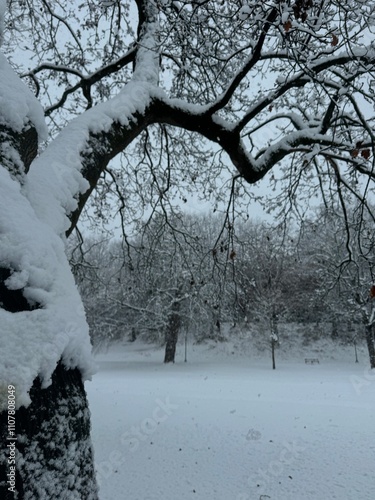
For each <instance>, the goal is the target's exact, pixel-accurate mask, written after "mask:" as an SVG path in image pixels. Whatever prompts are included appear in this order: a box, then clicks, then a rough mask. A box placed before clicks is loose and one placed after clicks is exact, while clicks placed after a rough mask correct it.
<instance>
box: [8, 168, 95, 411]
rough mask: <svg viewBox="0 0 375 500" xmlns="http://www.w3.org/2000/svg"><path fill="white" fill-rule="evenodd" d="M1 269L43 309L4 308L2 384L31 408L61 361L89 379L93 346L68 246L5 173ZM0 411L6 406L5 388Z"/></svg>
mask: <svg viewBox="0 0 375 500" xmlns="http://www.w3.org/2000/svg"><path fill="white" fill-rule="evenodd" d="M0 266H1V267H5V268H8V269H11V270H13V271H14V272H13V274H12V276H11V277H10V278H9V279H8V280H7V281H6V285H8V287H9V288H10V289H19V288H24V295H25V297H26V298H27V300H28V301H29V302H30V304H39V305H40V308H38V309H34V310H32V311H23V312H18V313H12V312H8V311H6V310H4V309H0V325H1V326H0V328H1V330H0V338H1V350H0V381H1V384H5V386H7V385H9V384H11V385H13V386H15V387H16V396H17V407H20V406H27V405H28V404H29V403H30V398H29V395H28V391H29V389H30V388H31V386H32V384H33V381H34V379H35V378H36V377H37V376H39V377H40V378H41V380H42V382H43V386H44V387H46V386H48V385H49V383H50V377H51V375H52V373H53V371H54V370H55V368H56V364H57V363H58V361H59V360H60V358H62V360H63V362H64V364H65V366H67V367H68V368H74V367H77V366H79V368H80V369H81V370H82V372H83V375H84V377H86V378H87V377H90V375H91V373H92V365H91V345H90V340H89V335H88V327H87V323H86V320H85V315H84V310H83V306H82V303H81V299H80V296H79V294H78V291H77V288H76V285H75V283H74V279H73V276H72V274H71V271H70V269H69V264H68V262H67V259H66V255H65V251H64V242H63V241H62V239H61V238H60V237H59V236H58V235H56V234H54V233H53V231H52V230H51V228H50V227H48V226H47V225H46V224H44V223H43V222H40V221H39V220H38V219H37V217H36V215H35V212H34V211H33V209H32V207H31V205H30V203H29V201H28V200H27V199H26V198H25V196H24V195H23V194H22V192H21V188H20V185H19V183H18V182H17V181H15V180H13V179H12V178H11V177H10V174H9V173H8V172H7V171H6V170H5V169H4V168H0ZM0 393H1V395H3V398H2V399H1V400H0V411H1V410H3V409H4V408H5V406H6V399H5V393H4V388H1V387H0Z"/></svg>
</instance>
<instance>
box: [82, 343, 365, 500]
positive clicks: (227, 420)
mask: <svg viewBox="0 0 375 500" xmlns="http://www.w3.org/2000/svg"><path fill="white" fill-rule="evenodd" d="M318 351H319V349H318ZM243 354H244V353H243V352H242V355H241V352H238V351H236V350H233V348H232V347H231V346H228V344H221V345H219V346H218V347H217V348H212V346H207V345H205V346H195V347H194V348H193V347H190V348H189V360H188V362H187V363H184V361H183V358H184V352H183V347H182V346H181V347H180V350H179V352H178V356H177V362H176V364H175V365H173V366H170V365H167V366H165V365H163V364H162V359H163V353H162V350H160V349H155V347H154V346H146V345H143V344H140V343H135V344H126V345H123V346H119V345H117V346H114V347H112V348H111V349H110V350H109V351H108V352H107V353H106V354H100V355H98V356H97V361H98V365H99V372H98V374H97V375H96V376H95V377H94V379H93V382H88V383H87V384H86V387H87V390H88V395H89V401H90V406H91V412H92V424H93V441H94V446H95V458H96V464H97V471H98V479H99V482H100V498H101V500H113V499H118V500H122V499H124V500H177V499H178V500H259V499H262V500H268V499H271V500H331V499H337V500H373V499H374V498H375V473H374V470H375V439H374V434H375V433H374V429H375V373H371V371H369V370H368V368H367V366H368V364H367V359H366V355H365V351H364V350H363V349H362V351H361V350H360V363H358V364H356V363H354V359H353V356H352V353H351V351H348V350H345V351H343V353H342V357H343V358H344V359H343V360H339V358H340V357H341V356H340V355H335V356H332V355H328V354H327V350H325V355H323V354H322V355H320V356H319V355H317V356H316V357H319V358H320V364H318V365H306V364H305V363H304V357H303V356H301V357H300V356H298V358H297V359H295V360H294V361H291V360H287V359H283V360H282V361H278V366H277V369H276V371H272V370H271V368H270V366H271V365H270V363H271V361H270V359H269V358H268V357H265V355H263V356H255V357H254V356H253V357H249V356H247V355H246V356H245V355H243ZM310 354H312V351H309V349H306V353H305V355H306V356H308V355H310ZM313 355H314V357H315V355H316V351H314V352H313ZM284 358H285V356H284ZM332 358H335V359H332Z"/></svg>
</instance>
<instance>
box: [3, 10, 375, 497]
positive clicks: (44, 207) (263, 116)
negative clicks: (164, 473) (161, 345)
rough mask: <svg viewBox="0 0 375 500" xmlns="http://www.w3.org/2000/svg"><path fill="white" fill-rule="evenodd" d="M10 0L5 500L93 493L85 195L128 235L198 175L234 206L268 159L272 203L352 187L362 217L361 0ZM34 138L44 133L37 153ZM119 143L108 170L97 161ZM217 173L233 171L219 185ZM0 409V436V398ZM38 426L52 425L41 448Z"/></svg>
mask: <svg viewBox="0 0 375 500" xmlns="http://www.w3.org/2000/svg"><path fill="white" fill-rule="evenodd" d="M8 7H9V8H8V10H6V2H5V0H0V24H1V26H2V28H1V38H2V50H3V53H4V54H5V56H3V55H1V66H0V69H1V71H2V75H1V78H0V93H1V96H4V97H5V98H4V99H2V100H1V101H0V102H1V104H0V138H1V149H0V160H1V169H0V174H1V182H0V190H1V193H0V234H1V246H0V252H1V256H0V263H1V274H0V284H1V286H0V291H1V304H2V309H1V310H0V315H1V318H0V319H1V324H2V332H1V335H2V338H3V337H4V340H7V342H6V344H5V348H4V349H2V350H1V360H0V370H1V380H5V381H7V382H6V384H7V385H12V386H13V385H14V386H15V387H16V392H17V398H18V399H17V414H16V420H17V421H18V422H19V425H20V430H19V433H20V435H22V443H19V446H18V454H19V459H18V465H17V473H16V475H15V476H16V479H15V483H16V484H15V486H14V487H15V488H16V490H17V492H18V495H19V498H23V497H24V495H25V492H27V494H28V495H29V497H30V495H31V496H33V495H34V497H35V496H36V493H35V491H36V488H38V491H39V492H42V493H40V494H43V495H44V496H45V497H48V498H62V497H68V496H69V495H70V496H71V497H72V498H96V497H97V491H96V486H95V480H94V477H93V476H94V472H93V471H94V468H93V463H92V454H91V448H90V438H89V415H88V410H87V403H86V399H85V392H84V387H83V384H82V377H86V376H88V375H89V372H90V361H89V354H88V350H89V349H88V341H87V339H88V332H87V325H86V323H85V321H84V317H83V315H82V313H81V312H80V310H81V309H80V300H79V297H78V294H77V291H76V288H75V285H74V282H73V279H72V276H71V275H70V274H69V270H68V266H67V260H66V257H64V252H63V242H64V238H65V237H66V236H68V235H70V234H71V233H72V231H74V229H75V227H76V226H77V223H78V220H79V218H80V216H81V213H82V211H83V210H84V209H85V206H86V203H87V202H88V200H89V198H90V197H92V198H94V199H95V201H96V204H95V208H94V210H95V213H94V217H95V218H98V219H106V218H108V217H109V216H108V213H107V212H106V211H107V210H108V209H109V207H110V206H111V204H112V201H113V200H116V203H117V209H118V212H119V215H120V217H121V218H122V221H123V222H124V225H123V228H124V238H127V236H128V235H127V230H126V223H127V222H129V221H130V222H133V223H136V222H137V221H140V220H141V219H142V218H144V215H145V211H146V209H147V210H148V209H149V207H151V214H154V213H162V214H164V215H165V216H167V215H168V213H169V212H170V211H173V209H174V201H173V200H174V199H175V198H176V196H177V197H180V198H181V201H182V202H184V200H185V199H187V198H186V195H185V193H186V192H188V193H189V192H195V191H196V190H198V191H200V193H201V195H202V196H204V197H208V198H210V199H212V201H213V202H214V203H218V202H220V201H222V200H224V199H226V200H227V202H228V203H230V204H231V205H232V206H235V207H237V206H238V203H239V202H240V201H241V200H243V199H244V197H245V195H246V192H249V186H250V185H251V184H255V183H257V182H258V181H259V180H260V179H262V178H264V177H265V176H266V175H267V174H269V176H270V179H271V182H274V183H281V191H280V192H281V194H280V199H279V203H280V206H283V207H284V210H285V207H286V209H288V208H289V209H293V210H297V211H301V210H302V208H301V205H300V203H299V202H300V201H303V200H306V199H308V198H309V199H310V198H311V197H312V196H314V195H318V196H322V197H323V199H324V200H327V199H329V198H331V197H335V198H336V199H338V200H339V202H340V204H341V210H342V211H343V212H345V202H346V199H347V194H350V196H351V197H353V198H355V199H357V200H358V201H359V202H360V204H361V210H362V212H363V213H364V212H367V213H368V214H369V216H370V217H372V218H373V214H372V211H371V207H370V205H369V203H368V195H369V192H370V191H371V190H372V189H373V182H374V135H373V130H374V120H373V111H372V110H371V111H370V110H369V108H371V107H372V106H373V104H374V93H373V90H374V62H375V61H374V60H375V50H374V44H373V42H372V40H373V33H372V30H373V26H374V16H375V5H374V1H373V0H371V1H360V0H356V1H354V0H344V1H343V0H333V1H331V0H330V1H328V0H327V1H326V0H292V1H284V0H283V1H281V0H269V1H252V0H249V1H248V2H243V1H242V0H241V1H239V0H234V1H233V2H224V1H209V0H208V1H206V0H204V1H194V2H193V1H183V0H182V1H169V0H136V1H123V2H119V1H117V0H114V1H111V2H101V1H90V2H88V1H87V2H86V1H83V2H72V3H70V4H69V5H68V6H66V5H62V4H60V2H58V1H53V0H43V1H42V2H35V1H33V0H30V1H28V2H15V1H10V2H9V6H8ZM5 12H6V13H5ZM4 16H5V17H4ZM3 26H4V29H3ZM21 52H22V53H23V55H22V58H21ZM27 55H29V58H28V59H29V62H28V61H27ZM23 61H26V62H25V63H24V62H23ZM8 62H10V63H11V64H12V66H13V68H14V69H15V70H16V72H17V74H18V75H20V76H21V78H23V80H24V82H25V85H22V84H21V82H20V80H19V79H18V77H17V76H16V74H15V73H14V72H13V70H12V69H11V67H10V66H9V64H8ZM266 76H267V78H266ZM26 85H28V86H29V87H30V89H32V90H33V92H34V94H35V96H36V98H34V97H33V96H32V95H31V92H30V90H29V89H27V87H26ZM36 99H40V102H41V103H42V106H43V108H44V115H45V116H46V118H47V123H48V126H49V134H47V132H46V129H45V126H44V124H43V123H42V122H43V120H42V118H41V110H40V107H38V104H37V100H36ZM8 103H12V106H13V107H10V106H9V105H8ZM38 139H39V142H40V141H42V140H46V143H45V144H44V145H41V146H42V147H41V150H40V153H39V155H38V152H37V149H38ZM120 154H121V155H122V165H121V166H120V167H118V168H117V167H116V165H115V164H113V163H111V160H112V159H113V158H115V157H116V156H117V155H120ZM224 170H225V171H227V172H229V174H230V180H229V181H222V182H224V185H222V186H217V185H216V182H215V181H216V180H217V179H222V172H223V171H224ZM225 182H226V184H225ZM226 189H227V191H226ZM8 207H11V208H12V210H9V209H8ZM236 209H237V208H236ZM25 235H26V238H25ZM348 248H349V246H348ZM74 304H75V305H76V306H74ZM57 325H58V327H57ZM30 331H33V332H39V333H40V335H39V333H38V334H37V335H32V336H30V335H29V336H27V335H26V333H29V332H30ZM9 339H10V340H9ZM43 347H44V348H43ZM31 352H32V353H33V356H30V353H31ZM9 359H16V360H17V363H16V365H15V366H12V367H10V366H9V363H8V360H9ZM19 366H22V367H23V370H22V371H20V370H19V369H18V367H19ZM47 401H48V409H49V410H48V414H46V413H45V407H46V404H47ZM66 405H68V406H70V411H69V415H70V418H69V419H66V418H65V419H64V418H63V415H64V408H66ZM1 411H2V413H1V422H2V427H1V436H2V437H4V438H5V436H6V428H5V424H4V422H5V420H4V419H5V407H4V405H3V404H2V406H1ZM27 422H33V424H32V425H31V426H28V424H27ZM54 429H55V430H56V433H55V432H54ZM46 430H48V431H49V433H50V434H48V435H54V434H55V435H56V436H58V438H56V439H55V446H54V449H53V451H52V450H51V447H50V446H49V443H50V442H49V441H48V440H46V439H43V435H44V436H46V435H47V434H46ZM57 430H58V431H59V432H58V433H57ZM36 449H37V450H38V452H37V454H35V450H36ZM69 450H70V451H72V450H74V453H70V452H69ZM3 455H4V453H3ZM3 455H2V456H1V469H0V481H1V483H0V491H1V493H2V496H3V497H4V498H7V497H6V495H9V492H8V490H7V483H6V470H7V469H6V460H5V459H6V457H5V456H3ZM69 467H72V469H71V470H70V469H69ZM72 475H73V476H74V475H75V476H76V478H75V480H72V477H73V476H72ZM78 479H79V480H78Z"/></svg>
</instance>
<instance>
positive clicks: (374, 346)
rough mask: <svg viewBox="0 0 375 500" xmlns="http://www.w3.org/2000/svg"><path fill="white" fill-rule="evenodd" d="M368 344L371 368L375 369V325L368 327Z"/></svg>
mask: <svg viewBox="0 0 375 500" xmlns="http://www.w3.org/2000/svg"><path fill="white" fill-rule="evenodd" d="M365 328H366V342H367V348H368V353H369V357H370V366H371V368H375V336H374V325H373V324H371V325H366V327H365Z"/></svg>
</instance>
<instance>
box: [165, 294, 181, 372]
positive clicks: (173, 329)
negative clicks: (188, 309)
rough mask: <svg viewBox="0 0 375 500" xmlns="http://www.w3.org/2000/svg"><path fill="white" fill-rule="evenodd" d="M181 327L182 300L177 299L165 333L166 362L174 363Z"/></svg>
mask: <svg viewBox="0 0 375 500" xmlns="http://www.w3.org/2000/svg"><path fill="white" fill-rule="evenodd" d="M180 327H181V317H180V301H179V300H178V299H177V300H175V301H174V302H173V304H172V310H171V313H170V315H169V318H168V325H167V330H166V333H165V342H166V343H165V356H164V363H174V359H175V355H176V346H177V341H178V333H179V331H180Z"/></svg>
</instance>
